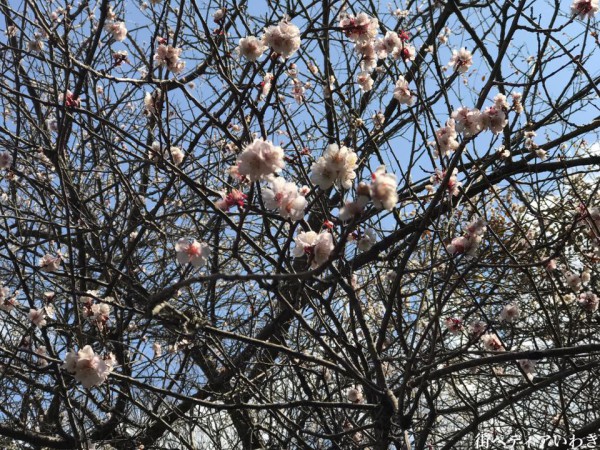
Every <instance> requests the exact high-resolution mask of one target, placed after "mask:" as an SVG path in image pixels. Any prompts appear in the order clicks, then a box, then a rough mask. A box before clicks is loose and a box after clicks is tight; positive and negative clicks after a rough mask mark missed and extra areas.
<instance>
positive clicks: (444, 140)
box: [435, 119, 459, 156]
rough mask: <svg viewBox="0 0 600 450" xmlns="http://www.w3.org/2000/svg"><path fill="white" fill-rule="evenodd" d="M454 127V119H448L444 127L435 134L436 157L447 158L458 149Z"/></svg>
mask: <svg viewBox="0 0 600 450" xmlns="http://www.w3.org/2000/svg"><path fill="white" fill-rule="evenodd" d="M454 125H455V123H454V119H448V121H447V122H446V126H445V127H442V128H439V129H438V130H437V131H436V132H435V138H436V142H437V151H436V156H439V155H441V156H448V155H449V154H450V153H452V152H454V151H455V150H456V149H457V148H458V146H459V144H458V141H457V140H456V138H457V137H458V134H457V133H456V129H455V127H454Z"/></svg>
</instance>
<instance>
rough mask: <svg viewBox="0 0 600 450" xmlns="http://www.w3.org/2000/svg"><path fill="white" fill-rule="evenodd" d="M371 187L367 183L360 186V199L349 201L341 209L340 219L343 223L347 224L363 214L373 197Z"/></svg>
mask: <svg viewBox="0 0 600 450" xmlns="http://www.w3.org/2000/svg"><path fill="white" fill-rule="evenodd" d="M370 189H371V188H370V186H368V185H367V184H365V183H360V184H359V185H358V189H357V194H358V197H357V198H356V200H355V201H347V202H345V204H344V206H342V208H341V209H340V213H339V218H340V220H341V221H342V222H347V221H348V220H350V219H352V218H353V217H355V216H358V215H360V214H362V213H363V211H364V209H365V206H367V203H368V202H369V199H370V197H371V191H370Z"/></svg>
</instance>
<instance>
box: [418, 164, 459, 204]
mask: <svg viewBox="0 0 600 450" xmlns="http://www.w3.org/2000/svg"><path fill="white" fill-rule="evenodd" d="M446 173H447V172H446V171H445V170H440V169H435V173H434V174H433V175H431V177H429V181H430V182H431V184H428V185H427V186H425V189H427V191H429V193H430V194H433V192H434V191H435V188H434V186H436V185H438V184H440V183H442V181H444V178H445V177H446ZM461 186H462V182H461V181H458V169H457V168H454V169H453V170H452V175H450V178H448V184H447V185H446V189H447V190H448V193H449V194H450V195H451V196H453V197H455V196H457V195H458V194H460V187H461Z"/></svg>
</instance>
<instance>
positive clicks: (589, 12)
mask: <svg viewBox="0 0 600 450" xmlns="http://www.w3.org/2000/svg"><path fill="white" fill-rule="evenodd" d="M599 9H600V8H599V6H598V0H574V1H573V4H572V5H571V13H572V14H574V15H576V16H579V18H580V19H585V18H586V17H588V18H590V19H591V18H592V17H594V14H596V13H597V12H598V10H599Z"/></svg>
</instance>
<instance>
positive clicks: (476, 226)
mask: <svg viewBox="0 0 600 450" xmlns="http://www.w3.org/2000/svg"><path fill="white" fill-rule="evenodd" d="M486 229H487V227H486V225H485V221H484V220H483V219H475V220H474V221H473V222H471V223H470V224H469V225H468V226H467V227H466V230H465V231H466V232H465V234H464V235H463V236H460V237H457V238H454V239H452V242H451V243H450V245H448V247H447V250H448V253H450V254H451V255H453V256H454V255H460V254H462V253H464V254H465V255H466V256H468V257H472V256H474V255H475V252H476V251H477V247H478V246H479V244H480V243H481V241H482V239H483V234H484V233H485V231H486Z"/></svg>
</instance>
